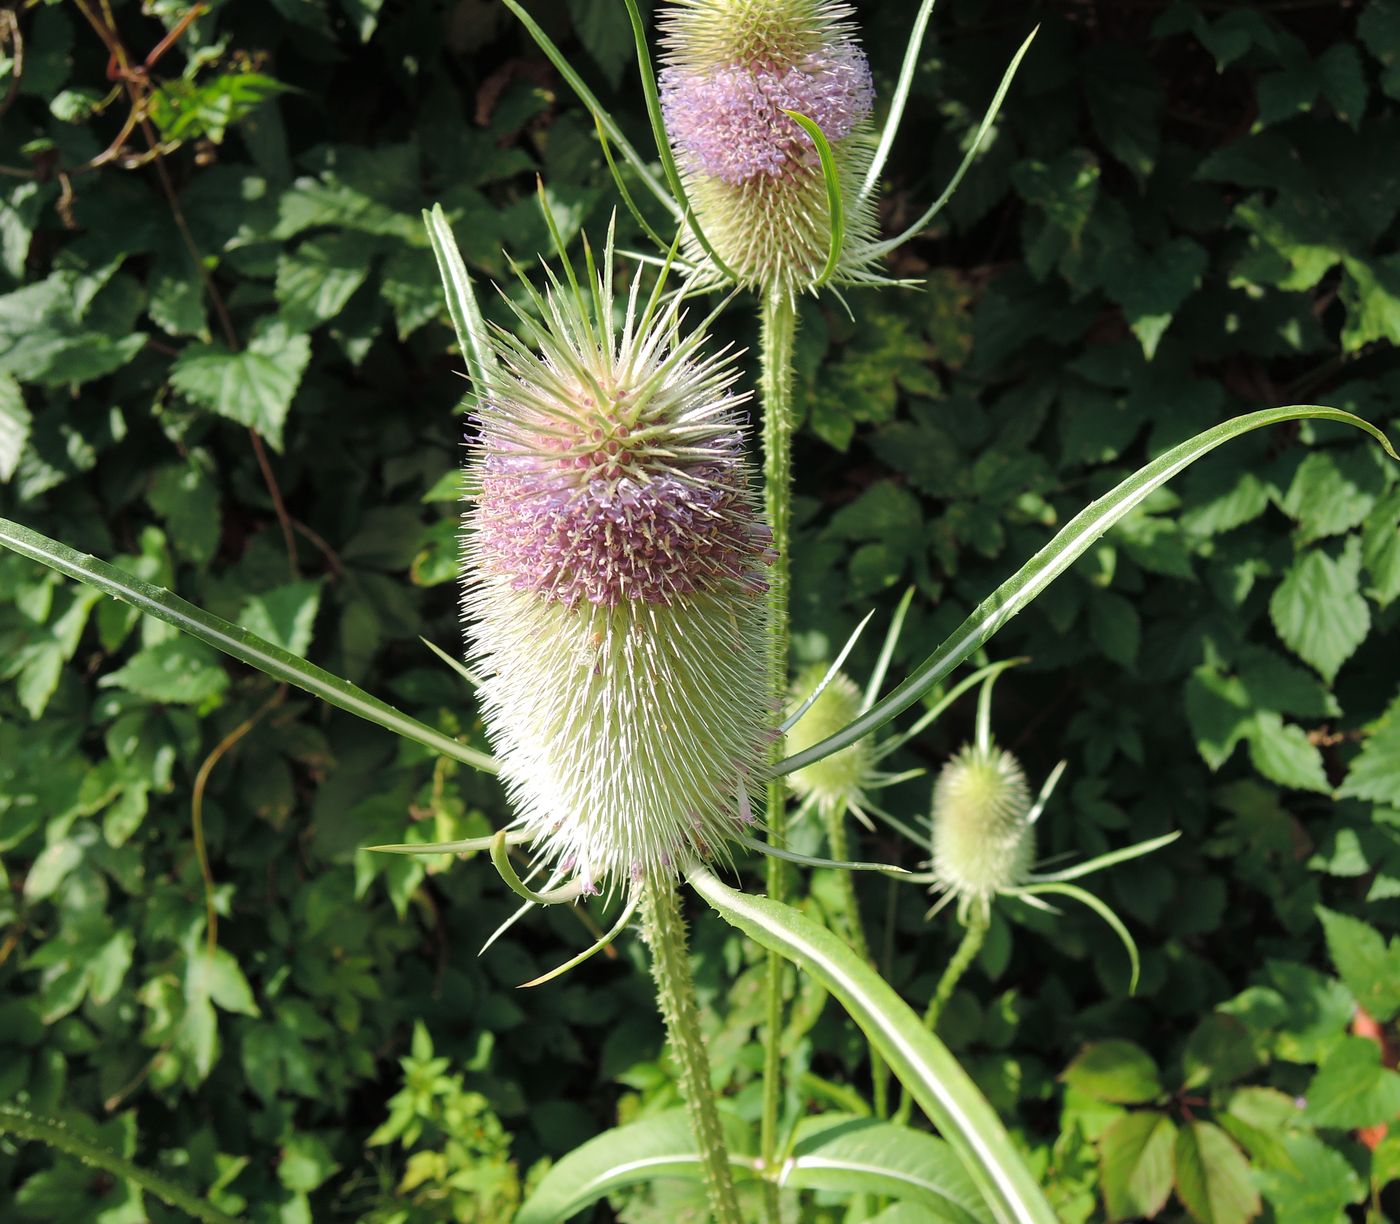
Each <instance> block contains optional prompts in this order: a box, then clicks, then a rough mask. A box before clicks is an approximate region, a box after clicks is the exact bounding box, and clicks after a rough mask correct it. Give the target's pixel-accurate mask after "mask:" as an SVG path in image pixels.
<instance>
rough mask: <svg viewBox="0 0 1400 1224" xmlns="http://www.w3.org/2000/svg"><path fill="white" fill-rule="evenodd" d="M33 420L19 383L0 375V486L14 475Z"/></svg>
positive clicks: (5, 375)
mask: <svg viewBox="0 0 1400 1224" xmlns="http://www.w3.org/2000/svg"><path fill="white" fill-rule="evenodd" d="M33 419H34V418H33V417H32V416H31V415H30V413H29V409H28V408H26V407H25V405H24V393H23V392H22V391H20V389H19V383H17V382H15V380H14V379H13V378H11V377H10V376H9V375H8V374H0V484H3V483H5V482H6V481H8V480H9V479H10V477H11V476H13V475H14V474H15V469H16V468H17V467H18V466H19V457H20V455H21V454H23V453H24V444H25V442H26V441H27V440H28V438H29V426H30V425H31V424H32V422H33Z"/></svg>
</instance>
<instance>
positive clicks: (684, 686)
mask: <svg viewBox="0 0 1400 1224" xmlns="http://www.w3.org/2000/svg"><path fill="white" fill-rule="evenodd" d="M611 254H612V252H611V249H609V251H608V260H607V263H606V264H605V269H606V270H605V271H604V272H603V273H602V274H601V275H599V276H597V277H596V278H595V279H593V280H592V283H590V284H588V285H587V287H586V288H583V287H580V286H578V285H577V284H575V283H574V280H573V277H572V275H570V277H569V283H568V284H567V285H562V284H561V283H560V282H559V281H558V280H557V279H556V278H555V277H554V276H553V275H552V274H551V275H550V288H549V290H548V292H547V293H546V294H545V295H544V296H542V297H538V298H537V299H536V307H537V312H538V315H539V316H540V317H539V319H538V320H534V321H532V320H530V319H529V318H528V316H526V315H525V314H524V312H520V313H521V318H522V321H525V322H529V323H531V324H532V330H533V332H534V337H535V340H536V342H537V347H534V348H532V347H530V346H529V345H527V344H526V343H525V342H523V341H521V340H519V339H517V338H516V337H514V336H512V335H510V334H509V333H507V332H505V331H499V332H497V333H495V335H494V338H493V340H494V345H493V347H494V349H495V351H496V357H497V361H498V363H499V369H498V372H497V374H496V375H494V376H493V377H491V378H490V379H489V380H488V385H487V386H485V387H484V388H480V389H479V391H478V399H477V406H476V409H475V412H474V417H473V419H474V422H475V424H476V426H477V429H478V433H477V436H476V437H475V439H474V440H473V442H472V448H471V459H470V461H469V476H470V483H471V485H472V486H473V492H474V494H475V500H474V505H473V506H472V508H471V510H470V511H469V512H468V514H467V516H466V533H465V537H464V548H463V552H464V562H465V591H464V596H463V609H464V613H465V617H466V620H467V622H468V638H469V645H470V654H471V657H472V659H473V662H474V663H475V665H476V666H477V668H478V669H479V671H480V672H481V673H482V676H483V682H482V707H483V713H484V716H485V720H486V724H487V730H488V733H489V735H490V737H491V739H492V741H493V745H494V747H495V748H496V751H497V756H498V758H499V760H500V762H501V769H502V777H503V778H504V780H505V782H506V785H507V788H508V790H509V791H510V793H511V796H512V799H513V800H514V803H515V806H516V810H517V823H518V824H520V825H521V826H523V827H524V829H525V831H526V832H527V833H528V834H529V835H530V837H531V840H532V841H533V842H535V843H536V845H537V846H538V847H539V848H540V849H541V851H542V853H543V856H544V858H545V859H546V860H547V861H549V862H550V863H552V865H553V866H554V868H555V871H556V875H561V876H570V877H574V878H575V879H581V880H582V881H583V883H584V885H585V888H586V889H587V888H588V887H591V886H592V885H593V884H594V882H595V881H598V882H610V881H615V880H617V879H618V878H620V877H621V876H623V875H624V874H625V873H631V875H632V876H633V877H634V878H637V879H640V878H642V877H643V876H645V875H649V874H652V873H655V872H658V871H675V870H678V869H679V867H680V866H681V865H682V863H683V860H684V859H685V858H686V857H687V856H689V855H692V854H696V853H699V854H709V853H713V852H721V853H722V852H723V850H724V846H725V842H726V839H727V838H728V837H729V836H730V835H731V834H732V833H733V832H734V831H735V830H736V829H737V828H739V827H740V826H742V825H743V824H745V823H747V822H750V821H751V820H752V816H751V815H749V812H748V807H747V804H746V803H745V802H744V801H743V800H742V798H741V795H742V794H743V791H744V785H743V784H744V782H745V780H746V779H749V778H750V777H751V776H752V775H753V774H755V773H756V771H757V770H758V769H759V768H760V767H761V763H762V760H763V755H764V751H765V748H766V745H767V743H768V738H769V732H768V726H767V724H768V721H769V719H768V714H767V709H768V707H767V696H766V695H767V693H768V691H769V667H770V665H769V664H768V662H767V661H766V660H767V657H768V656H767V651H766V649H765V636H764V635H765V625H766V610H765V608H766V601H765V591H766V582H765V569H766V566H767V564H769V563H770V562H771V560H772V537H771V534H770V533H769V531H768V529H767V528H766V527H765V526H764V525H763V523H762V522H761V521H760V518H759V516H758V513H757V510H756V508H755V502H754V497H753V494H752V492H751V489H750V469H749V464H748V460H747V458H746V455H745V452H744V436H743V428H742V425H741V422H740V417H739V409H740V408H741V406H742V404H743V400H744V397H742V396H740V395H736V394H735V393H734V392H733V391H732V384H733V382H734V381H735V378H736V376H737V375H736V372H735V370H734V368H733V366H732V364H731V363H730V361H729V359H728V357H727V356H726V355H725V354H724V353H722V352H721V353H708V354H707V353H705V352H704V350H703V345H704V335H703V329H701V330H699V331H696V332H692V333H691V334H690V335H689V336H685V337H682V335H681V316H680V306H679V302H680V295H678V294H677V295H673V296H672V297H671V298H670V299H669V304H666V305H663V299H662V295H661V287H660V285H658V286H657V288H656V290H655V291H654V292H653V294H652V295H651V299H650V301H649V302H647V303H646V304H645V305H644V306H642V305H641V304H640V302H639V283H640V282H634V283H633V286H632V289H631V292H630V294H629V296H628V300H627V305H626V308H625V311H624V312H623V318H622V322H621V324H620V326H619V325H618V324H616V323H615V311H614V303H613V283H612V275H611V267H610V265H611Z"/></svg>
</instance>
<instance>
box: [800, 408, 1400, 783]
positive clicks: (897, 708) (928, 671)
mask: <svg viewBox="0 0 1400 1224" xmlns="http://www.w3.org/2000/svg"><path fill="white" fill-rule="evenodd" d="M1306 417H1315V418H1317V419H1321V420H1333V421H1343V422H1345V423H1347V424H1349V425H1355V426H1356V427H1358V428H1360V429H1364V430H1365V431H1366V432H1367V433H1369V434H1370V435H1371V436H1372V437H1374V438H1375V439H1376V440H1377V441H1379V442H1380V443H1381V445H1382V446H1384V447H1385V449H1386V452H1387V454H1389V455H1390V456H1391V457H1392V458H1396V455H1395V451H1394V449H1393V448H1392V447H1391V445H1390V442H1389V441H1388V440H1387V439H1386V437H1385V435H1384V434H1382V433H1381V432H1380V431H1379V430H1377V429H1376V428H1375V426H1373V425H1369V424H1367V423H1366V422H1365V421H1362V420H1361V419H1360V418H1359V417H1355V416H1352V415H1351V414H1350V413H1346V412H1339V411H1337V410H1336V409H1335V408H1319V407H1291V408H1271V409H1268V410H1266V411H1264V412H1254V413H1250V414H1248V415H1247V416H1242V417H1236V418H1235V419H1234V420H1231V421H1227V422H1225V423H1224V424H1223V425H1217V426H1216V427H1215V428H1214V429H1208V430H1206V431H1205V432H1204V433H1201V434H1198V435H1197V436H1196V437H1194V438H1192V439H1191V440H1190V441H1189V442H1183V443H1182V444H1181V445H1180V446H1175V447H1173V448H1172V449H1171V450H1169V451H1167V452H1166V453H1165V454H1163V455H1160V456H1158V458H1156V459H1154V460H1153V461H1152V462H1151V463H1149V464H1147V465H1146V466H1145V467H1143V468H1141V469H1139V470H1138V471H1137V472H1135V473H1134V474H1133V475H1132V476H1130V477H1128V479H1127V480H1125V481H1123V482H1122V483H1121V484H1119V485H1118V486H1117V487H1116V488H1114V489H1113V490H1112V491H1111V492H1109V493H1107V494H1105V495H1104V496H1103V497H1101V498H1099V499H1098V500H1097V501H1095V502H1094V503H1092V504H1091V505H1089V506H1088V507H1086V508H1085V509H1084V510H1081V511H1080V512H1079V513H1078V514H1077V515H1075V517H1074V518H1073V519H1071V520H1070V521H1069V522H1068V523H1067V524H1066V525H1065V526H1064V528H1063V529H1061V531H1060V532H1059V533H1058V534H1057V535H1056V536H1055V538H1054V539H1053V540H1051V541H1050V543H1049V544H1047V545H1046V546H1045V547H1044V548H1042V549H1041V550H1040V551H1039V552H1038V553H1036V554H1035V556H1034V557H1032V558H1031V559H1030V560H1029V561H1028V562H1026V564H1025V565H1023V566H1022V567H1021V569H1020V570H1018V571H1017V572H1016V573H1015V574H1014V575H1012V577H1010V578H1009V579H1007V581H1006V582H1004V583H1002V585H1001V586H1000V587H998V588H997V589H996V590H995V591H994V592H993V593H992V594H991V595H990V596H988V598H986V599H985V600H983V601H982V603H980V604H979V605H978V606H977V608H976V609H974V611H973V613H972V615H971V616H969V617H968V618H967V619H966V620H965V621H963V623H962V624H961V625H960V626H959V627H958V628H957V629H956V630H955V631H954V632H953V634H952V636H950V637H949V638H947V639H946V640H945V641H944V642H943V644H942V645H941V646H939V647H938V649H937V650H935V651H934V652H933V653H932V654H931V655H929V656H928V658H926V659H924V661H923V662H922V663H920V664H919V666H918V667H917V668H915V669H914V671H913V673H912V674H911V675H910V676H909V677H908V679H906V680H905V681H904V682H903V683H902V684H900V685H899V686H898V687H896V688H895V690H894V692H892V693H890V694H889V695H888V696H886V697H885V698H884V699H883V700H881V701H877V702H876V703H875V704H874V705H873V706H871V707H870V708H869V709H868V710H866V711H865V713H863V714H862V715H861V716H860V717H859V718H857V719H856V720H855V721H854V722H852V723H851V724H850V725H849V726H846V727H844V728H843V729H842V730H840V731H838V732H836V733H835V734H834V735H831V736H828V737H827V738H826V739H824V740H822V741H821V742H820V743H818V744H813V745H812V746H811V747H810V748H807V749H805V750H804V751H802V752H799V753H796V754H794V755H793V756H790V757H786V758H784V759H783V760H782V761H780V762H778V764H777V765H776V766H775V767H774V772H775V773H777V774H786V773H791V772H792V771H793V770H795V769H801V768H802V767H803V766H804V765H810V764H811V763H812V762H813V761H820V760H821V759H822V758H823V757H826V756H829V755H830V754H831V753H833V752H839V751H840V750H841V749H842V748H845V747H846V746H847V745H848V744H853V743H855V742H856V741H857V740H859V739H861V738H862V737H864V736H866V735H868V734H869V733H870V732H871V731H874V730H876V729H877V728H879V727H882V726H884V724H885V723H887V722H888V721H889V720H890V719H892V718H894V717H895V716H896V715H897V714H900V713H902V712H903V711H904V710H907V709H908V708H909V707H910V706H911V705H913V704H914V703H915V702H916V701H918V700H919V698H920V697H922V696H923V695H924V693H926V692H927V691H928V690H929V689H930V688H932V687H933V686H934V685H935V684H937V683H938V682H939V681H940V680H942V679H943V678H944V677H945V676H946V675H948V674H949V673H950V672H951V671H952V670H953V669H954V668H955V667H957V666H958V665H959V664H960V663H962V662H963V661H964V660H966V659H967V658H969V657H970V656H971V655H972V654H973V652H975V651H976V650H978V649H980V648H981V647H982V646H983V645H985V644H986V643H987V642H988V641H989V640H990V639H991V638H992V637H993V636H994V635H995V634H996V632H997V631H998V630H999V629H1000V628H1001V627H1002V626H1003V625H1005V624H1006V623H1007V622H1008V621H1009V620H1010V619H1011V618H1012V617H1013V616H1015V615H1016V613H1017V612H1019V611H1020V610H1021V609H1022V608H1024V607H1025V606H1026V605H1027V604H1029V603H1030V602H1031V601H1032V600H1033V599H1035V597H1036V596H1037V595H1039V594H1040V592H1041V591H1043V590H1044V589H1045V588H1046V587H1047V586H1049V585H1050V583H1052V582H1053V581H1054V580H1055V579H1056V578H1057V577H1059V575H1060V574H1062V573H1064V571H1065V570H1066V569H1068V568H1069V566H1071V565H1072V564H1073V563H1074V562H1075V561H1076V560H1078V559H1079V557H1081V556H1083V554H1084V553H1085V552H1086V551H1087V550H1088V549H1089V547H1090V546H1091V545H1092V544H1093V543H1094V541H1095V540H1097V539H1098V538H1099V537H1100V536H1102V535H1103V533H1104V532H1105V531H1107V530H1108V529H1109V528H1110V527H1112V526H1113V525H1114V524H1115V523H1116V522H1118V520H1119V519H1121V518H1123V517H1124V516H1125V515H1127V514H1129V513H1131V512H1132V511H1133V510H1134V509H1135V508H1136V507H1137V506H1139V505H1141V504H1142V502H1143V501H1145V500H1146V499H1147V497H1148V496H1149V495H1150V494H1151V493H1152V492H1153V491H1154V490H1155V489H1157V488H1158V487H1159V486H1161V485H1163V484H1165V483H1166V482H1167V481H1168V480H1170V479H1171V478H1172V477H1173V476H1175V475H1176V474H1177V473H1179V472H1180V471H1182V470H1183V469H1184V468H1186V467H1188V466H1190V465H1191V464H1192V463H1194V462H1195V461H1196V460H1197V459H1199V458H1200V457H1201V456H1202V455H1206V454H1209V453H1210V452H1211V451H1212V450H1214V449H1215V448H1216V447H1217V446H1219V445H1221V444H1222V443H1223V442H1227V441H1229V440H1230V439H1231V438H1235V437H1238V436H1240V435H1241V434H1244V433H1248V432H1249V431H1250V430H1253V429H1259V428H1261V427H1263V426H1265V425H1273V424H1278V423H1281V422H1283V421H1289V420H1296V419H1299V418H1306ZM1358 598H1359V596H1358Z"/></svg>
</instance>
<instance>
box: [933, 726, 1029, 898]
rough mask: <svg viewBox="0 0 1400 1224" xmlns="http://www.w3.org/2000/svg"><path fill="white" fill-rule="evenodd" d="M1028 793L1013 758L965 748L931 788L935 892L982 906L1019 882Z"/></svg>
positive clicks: (1023, 871)
mask: <svg viewBox="0 0 1400 1224" xmlns="http://www.w3.org/2000/svg"><path fill="white" fill-rule="evenodd" d="M1030 811H1031V793H1030V788H1029V786H1028V785H1027V784H1026V775H1025V773H1024V772H1023V771H1022V769H1021V766H1020V764H1019V763H1018V762H1017V760H1016V758H1015V757H1014V756H1012V755H1011V753H1009V752H1007V751H1006V750H1005V749H1002V748H999V747H997V746H996V745H995V744H991V743H989V744H987V745H985V746H979V745H975V744H969V745H967V746H966V747H964V748H963V749H962V751H960V752H959V753H958V754H957V755H956V756H954V757H953V758H952V759H951V760H950V761H948V763H947V764H946V765H944V766H943V769H942V771H941V772H940V773H939V775H938V780H937V782H935V784H934V788H933V817H932V821H933V830H932V831H933V873H934V875H935V876H936V877H937V878H938V887H941V888H943V889H946V890H947V891H949V892H950V893H952V894H953V895H954V896H955V897H957V899H958V904H959V907H960V909H964V910H965V908H966V907H967V906H968V905H969V904H973V903H975V904H978V905H981V906H984V907H985V906H987V905H989V904H990V902H991V898H992V897H993V896H994V895H995V894H996V893H998V892H1001V891H1002V890H1003V889H1006V888H1011V887H1014V886H1015V885H1017V884H1019V883H1021V882H1022V881H1023V880H1024V879H1025V877H1026V875H1027V874H1028V873H1029V871H1030V868H1031V860H1032V858H1033V857H1034V854H1035V836H1034V832H1033V830H1032V827H1031V823H1030V819H1029V815H1030Z"/></svg>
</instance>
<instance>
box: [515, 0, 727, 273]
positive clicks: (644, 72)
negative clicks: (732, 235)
mask: <svg viewBox="0 0 1400 1224" xmlns="http://www.w3.org/2000/svg"><path fill="white" fill-rule="evenodd" d="M509 2H510V0H507V3H509ZM623 2H624V3H625V4H626V5H627V17H628V19H629V20H630V21H631V23H632V38H633V41H634V42H635V43H636V44H637V70H638V71H639V73H640V74H641V78H642V99H643V101H645V102H646V108H647V118H649V119H650V120H651V131H652V135H653V137H655V139H656V153H657V156H658V157H660V158H661V169H662V170H663V171H665V173H666V183H667V185H668V186H669V187H670V188H671V194H672V195H673V196H674V197H675V201H674V202H675V203H678V204H679V205H680V207H681V210H682V212H683V214H684V215H685V219H686V222H687V224H688V225H689V226H690V232H691V233H692V234H694V235H695V241H696V242H698V243H699V244H700V246H701V247H702V248H703V250H704V252H705V254H706V255H708V256H709V257H710V258H711V259H712V260H713V261H714V265H715V267H716V268H718V269H719V270H720V271H721V272H722V273H723V274H724V275H725V277H726V278H727V279H729V280H731V281H735V282H737V281H738V279H739V278H738V277H737V276H735V275H734V273H733V271H732V270H731V269H730V268H729V266H728V265H727V264H726V263H725V262H724V260H722V259H721V258H720V257H719V254H718V252H716V251H715V249H714V247H712V246H711V245H710V241H709V239H708V238H706V237H705V233H704V231H703V230H702V229H701V228H700V222H699V221H697V220H696V218H695V215H694V213H692V212H691V209H690V205H689V201H688V200H687V199H686V194H685V183H684V181H683V180H682V179H681V172H680V167H678V166H677V165H676V158H675V155H674V154H673V153H672V152H671V141H670V138H669V137H668V136H667V135H666V120H665V119H664V118H663V117H662V114H661V97H660V95H659V94H658V93H657V92H656V74H655V73H654V72H653V71H652V69H651V51H650V50H649V49H648V48H647V31H646V24H645V22H643V21H642V10H641V9H640V8H638V7H637V0H623Z"/></svg>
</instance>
